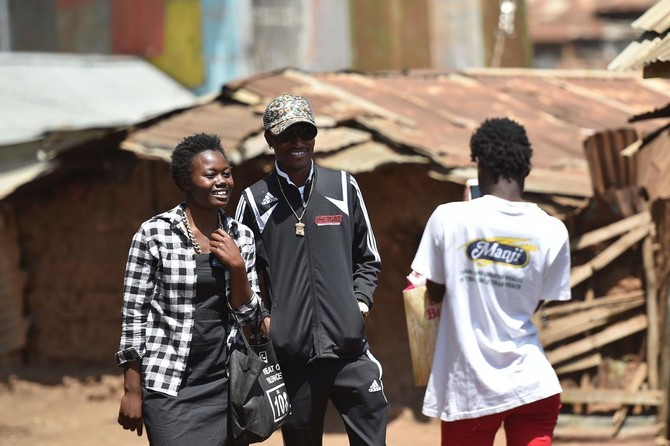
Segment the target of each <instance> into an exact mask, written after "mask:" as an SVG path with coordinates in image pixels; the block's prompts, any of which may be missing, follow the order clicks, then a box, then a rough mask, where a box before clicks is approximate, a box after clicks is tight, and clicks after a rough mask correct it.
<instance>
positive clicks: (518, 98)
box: [123, 69, 670, 196]
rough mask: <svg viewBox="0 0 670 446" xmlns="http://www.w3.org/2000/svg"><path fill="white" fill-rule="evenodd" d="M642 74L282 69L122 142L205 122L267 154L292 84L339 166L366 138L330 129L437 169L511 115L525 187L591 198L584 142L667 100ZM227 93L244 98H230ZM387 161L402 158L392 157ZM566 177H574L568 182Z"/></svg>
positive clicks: (162, 136)
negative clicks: (522, 152)
mask: <svg viewBox="0 0 670 446" xmlns="http://www.w3.org/2000/svg"><path fill="white" fill-rule="evenodd" d="M646 82H647V81H643V80H641V79H638V78H637V77H635V76H632V75H625V74H615V73H610V72H606V71H557V70H551V71H541V70H523V69H514V70H511V69H501V70H467V71H461V72H453V73H437V72H428V71H423V72H403V73H400V72H392V73H381V74H376V75H362V74H358V73H339V72H338V73H323V74H307V73H303V72H299V71H295V70H285V71H281V72H276V73H269V74H265V75H262V76H254V77H250V78H247V79H241V80H238V81H236V82H233V83H230V84H227V85H226V86H225V88H224V95H223V96H222V97H221V98H219V100H217V101H216V102H214V103H212V104H207V105H204V106H201V107H196V108H194V109H192V110H188V111H185V112H184V113H182V114H180V115H178V116H174V117H172V118H169V119H167V120H165V121H163V122H161V123H158V124H156V125H153V126H150V127H148V128H146V129H142V130H138V131H136V132H133V133H132V134H130V135H129V137H128V138H127V140H126V141H125V142H124V144H123V146H124V147H126V148H128V147H132V148H133V149H134V150H135V151H136V152H138V153H142V154H145V155H146V156H155V153H156V152H161V153H164V154H166V155H165V156H163V158H166V157H167V156H169V152H170V151H171V150H172V149H173V148H174V146H175V145H176V144H177V143H178V142H179V140H180V138H182V137H183V136H186V135H188V134H191V133H195V132H197V131H203V130H206V129H209V130H211V131H213V132H214V133H216V134H219V135H221V136H225V137H226V138H228V139H227V145H226V148H227V150H228V151H229V152H230V153H231V155H232V156H231V157H232V158H233V159H235V160H237V161H236V162H243V161H244V160H246V159H250V158H253V157H256V156H258V155H260V154H263V153H267V152H265V147H264V141H263V140H262V136H261V135H262V130H263V129H262V118H261V113H262V110H263V108H264V106H265V104H267V102H268V101H269V100H270V99H272V98H273V97H275V96H277V95H279V94H281V93H284V92H293V93H297V94H302V95H305V96H306V97H308V98H309V99H310V100H311V101H312V105H313V107H314V110H315V113H316V114H317V120H318V121H319V122H321V123H323V122H325V123H327V124H326V125H325V127H321V124H320V127H321V130H320V134H319V136H318V137H317V149H318V147H319V146H320V144H321V143H322V142H323V143H324V145H325V146H327V147H328V150H329V152H328V153H329V155H327V154H325V153H318V155H319V156H320V157H326V156H333V151H338V150H339V151H340V152H341V153H337V157H333V159H336V160H339V161H338V162H339V163H340V164H338V165H340V166H342V168H345V166H348V165H352V161H351V160H354V162H355V160H356V159H359V158H358V157H359V155H360V153H361V150H360V145H361V144H363V145H364V147H368V146H365V144H367V143H365V142H360V141H356V140H352V139H351V137H347V138H345V137H341V136H338V137H329V136H328V135H329V132H328V131H327V130H329V129H332V130H334V129H342V128H345V129H355V130H357V131H364V132H366V133H368V134H369V135H370V137H371V140H373V141H374V142H375V143H377V144H381V145H383V146H386V147H385V148H384V150H377V149H378V146H376V145H375V146H374V147H375V148H376V149H375V152H374V153H375V155H374V156H375V157H376V160H375V162H373V163H370V165H369V166H368V167H367V168H368V169H374V168H376V167H377V166H380V165H383V164H384V160H383V157H384V155H383V153H384V152H385V151H386V150H389V151H390V152H388V153H391V152H392V153H395V154H399V155H402V156H416V155H422V156H424V157H426V158H427V159H430V160H432V161H433V162H434V163H435V166H436V169H438V170H442V171H445V170H446V171H449V170H452V169H462V168H468V167H471V166H472V165H473V164H472V162H471V161H470V157H469V148H468V147H469V140H470V136H471V134H472V131H473V130H474V129H475V128H476V127H477V126H478V125H479V123H481V122H482V121H483V120H484V119H485V118H487V117H494V116H509V117H512V118H514V119H516V120H518V121H519V122H521V123H522V124H523V125H524V126H525V127H526V129H527V131H528V134H529V137H530V140H531V142H532V143H533V147H534V156H533V165H534V169H533V178H532V181H531V179H530V178H529V182H528V188H530V189H529V190H530V191H532V190H535V191H538V192H542V193H551V192H555V193H558V194H565V195H576V196H589V195H591V193H592V190H591V185H590V179H589V173H588V168H587V164H586V158H585V156H584V148H583V141H584V139H585V138H586V137H587V136H589V135H591V134H593V133H595V132H596V131H600V130H603V129H608V128H622V127H631V128H633V129H634V130H635V131H637V132H646V131H652V130H653V129H654V126H653V124H651V123H648V122H641V123H637V124H634V125H631V124H629V123H628V118H629V116H631V115H634V114H638V113H641V112H643V111H646V110H648V109H649V108H650V107H660V106H662V105H665V104H667V103H668V102H669V101H670V89H668V88H667V87H668V86H670V82H665V81H660V80H659V81H658V82H655V83H652V84H647V83H646ZM231 98H234V99H235V100H237V101H242V102H245V103H246V104H248V105H247V106H244V105H240V104H231V103H230V100H231ZM201 115H208V121H207V122H214V123H216V125H215V126H214V127H211V126H210V127H206V128H204V127H203V122H202V120H201V119H199V118H198V116H201ZM333 126H334V128H333ZM251 142H253V143H251ZM326 142H327V143H326ZM251 147H255V149H251ZM354 148H355V149H356V150H355V151H354V150H353V149H354ZM350 150H351V152H349V151H350ZM354 153H355V154H356V155H354ZM371 153H372V152H371ZM380 157H382V158H380ZM387 162H389V163H395V162H399V161H398V159H397V157H391V156H388V157H387ZM402 162H405V161H402ZM410 162H412V161H410ZM566 178H570V179H571V181H570V184H567V182H566ZM572 180H574V181H572ZM531 189H532V190H531Z"/></svg>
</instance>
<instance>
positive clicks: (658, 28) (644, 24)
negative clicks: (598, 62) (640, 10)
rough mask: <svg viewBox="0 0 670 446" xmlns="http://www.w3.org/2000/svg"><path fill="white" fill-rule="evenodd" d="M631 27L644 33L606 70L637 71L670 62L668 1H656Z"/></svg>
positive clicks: (669, 7)
mask: <svg viewBox="0 0 670 446" xmlns="http://www.w3.org/2000/svg"><path fill="white" fill-rule="evenodd" d="M631 26H632V27H633V28H635V29H639V30H642V31H645V32H644V33H643V34H642V35H641V36H640V37H639V38H638V39H637V40H635V41H633V42H631V43H630V44H628V46H627V47H626V48H624V49H623V51H622V52H621V53H619V55H617V56H616V57H615V58H614V60H612V62H610V63H609V65H608V66H607V69H608V70H611V71H626V70H637V69H640V68H644V67H645V66H647V65H649V64H652V63H654V62H658V61H661V62H666V61H670V32H669V31H670V0H660V1H658V2H657V3H656V4H655V5H653V6H652V7H651V8H649V9H648V10H647V11H646V12H645V13H644V14H642V15H641V16H640V18H638V19H637V20H635V21H634V22H633V23H632V25H631Z"/></svg>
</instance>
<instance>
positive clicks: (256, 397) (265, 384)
mask: <svg viewBox="0 0 670 446" xmlns="http://www.w3.org/2000/svg"><path fill="white" fill-rule="evenodd" d="M235 319H236V321H237V317H235ZM238 328H239V323H238ZM239 332H240V335H241V337H242V339H243V340H244V345H243V346H241V347H240V348H235V349H234V350H232V353H231V355H230V359H229V364H228V373H229V376H230V380H229V397H230V421H231V430H232V437H233V441H234V444H236V445H246V444H250V443H259V442H261V441H264V440H266V439H268V438H269V437H270V436H271V435H272V433H273V432H274V431H276V430H277V429H279V427H280V426H281V425H282V423H283V422H284V420H286V417H287V416H288V414H289V412H290V404H289V401H288V393H287V391H286V385H285V384H284V376H283V375H282V372H281V368H280V367H279V363H278V362H277V357H276V355H275V351H274V348H273V347H272V342H271V341H270V339H269V338H266V337H263V336H261V335H255V336H253V337H252V340H251V341H249V340H248V339H247V337H246V336H245V335H244V332H242V330H241V329H239Z"/></svg>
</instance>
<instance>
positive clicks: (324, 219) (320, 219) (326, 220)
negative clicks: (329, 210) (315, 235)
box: [314, 214, 342, 226]
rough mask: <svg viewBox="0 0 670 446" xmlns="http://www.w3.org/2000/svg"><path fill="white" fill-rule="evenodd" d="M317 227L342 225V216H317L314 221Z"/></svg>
mask: <svg viewBox="0 0 670 446" xmlns="http://www.w3.org/2000/svg"><path fill="white" fill-rule="evenodd" d="M314 223H316V225H317V226H339V225H341V224H342V214H340V215H317V216H316V218H315V219H314Z"/></svg>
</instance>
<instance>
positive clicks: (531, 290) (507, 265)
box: [412, 195, 570, 421]
mask: <svg viewBox="0 0 670 446" xmlns="http://www.w3.org/2000/svg"><path fill="white" fill-rule="evenodd" d="M412 269H413V270H414V271H416V272H418V273H421V274H423V275H424V276H426V278H427V279H429V280H431V281H432V282H436V283H439V284H444V285H445V287H446V292H445V296H444V301H443V303H442V314H441V316H440V325H439V329H438V335H437V343H436V348H435V357H434V359H433V367H432V370H431V374H430V379H429V381H428V387H427V388H426V394H425V397H424V403H423V413H424V414H425V415H427V416H431V417H436V418H440V419H442V420H445V421H454V420H461V419H468V418H478V417H481V416H484V415H490V414H494V413H500V412H503V411H506V410H509V409H512V408H515V407H518V406H521V405H524V404H528V403H532V402H535V401H538V400H541V399H543V398H547V397H549V396H552V395H555V394H557V393H560V392H561V390H562V389H561V386H560V384H559V382H558V377H557V376H556V373H555V372H554V370H553V368H552V366H551V364H550V363H549V361H548V360H547V358H546V356H545V354H544V350H543V349H542V346H541V344H540V342H539V339H538V335H537V329H536V327H535V325H534V324H533V323H532V321H531V317H532V315H533V312H534V310H535V308H536V307H537V305H538V302H539V301H541V300H569V299H570V247H569V242H568V231H567V229H566V228H565V225H564V224H563V223H562V222H561V221H560V220H558V219H556V218H554V217H551V216H550V215H548V214H547V213H546V212H544V211H543V210H541V209H540V208H539V207H538V206H537V205H535V204H532V203H525V202H511V201H507V200H503V199H501V198H497V197H495V196H492V195H486V196H484V197H481V198H478V199H475V200H472V201H467V202H454V203H447V204H443V205H440V206H438V208H437V209H436V210H435V211H434V212H433V215H431V217H430V219H429V220H428V224H427V225H426V229H425V231H424V234H423V237H422V239H421V243H420V245H419V249H418V251H417V253H416V256H415V257H414V261H413V262H412Z"/></svg>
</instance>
